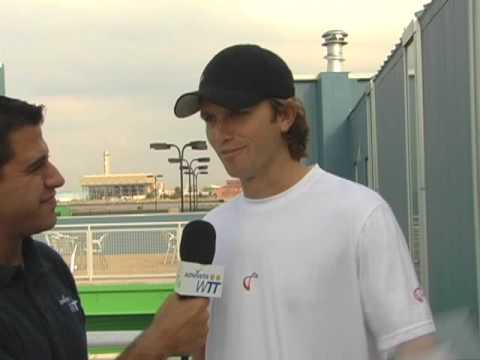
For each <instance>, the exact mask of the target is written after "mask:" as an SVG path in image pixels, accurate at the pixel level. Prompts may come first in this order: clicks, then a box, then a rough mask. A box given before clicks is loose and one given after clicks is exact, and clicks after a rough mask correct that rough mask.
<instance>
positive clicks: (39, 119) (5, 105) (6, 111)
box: [0, 96, 44, 170]
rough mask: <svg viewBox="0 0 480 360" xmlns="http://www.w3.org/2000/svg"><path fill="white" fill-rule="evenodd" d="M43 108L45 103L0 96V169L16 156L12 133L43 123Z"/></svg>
mask: <svg viewBox="0 0 480 360" xmlns="http://www.w3.org/2000/svg"><path fill="white" fill-rule="evenodd" d="M43 108H44V107H43V105H32V104H29V103H27V102H25V101H22V100H18V99H12V98H8V97H6V96H0V170H1V169H2V167H3V166H4V165H5V164H6V163H7V162H9V161H10V160H11V159H12V158H13V157H14V156H15V154H14V153H13V149H12V146H11V144H10V135H11V134H12V133H13V132H14V131H16V130H19V129H21V128H23V127H26V126H38V125H40V124H42V123H43Z"/></svg>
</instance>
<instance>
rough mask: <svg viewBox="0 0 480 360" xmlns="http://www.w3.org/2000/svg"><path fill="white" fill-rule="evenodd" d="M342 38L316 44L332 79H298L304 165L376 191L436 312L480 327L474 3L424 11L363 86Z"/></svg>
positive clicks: (436, 5) (479, 131) (446, 1)
mask: <svg viewBox="0 0 480 360" xmlns="http://www.w3.org/2000/svg"><path fill="white" fill-rule="evenodd" d="M345 38H346V34H345V33H344V32H342V31H329V32H327V33H325V34H324V39H325V43H324V45H325V46H326V47H327V49H328V55H327V56H326V59H327V60H328V61H329V62H337V63H336V64H330V63H329V66H328V69H329V71H328V72H325V73H321V74H319V75H318V76H311V77H299V76H296V92H297V95H298V96H299V97H300V98H301V100H302V101H303V102H304V104H305V108H306V113H307V117H308V119H309V124H310V129H311V134H310V139H311V142H310V145H309V148H308V158H307V159H306V163H307V164H315V163H318V164H319V165H320V166H321V167H323V168H324V169H325V170H327V171H330V172H332V173H335V174H337V175H340V176H342V177H345V178H347V179H350V180H352V181H356V182H359V183H361V184H363V185H365V186H368V187H370V188H372V189H374V190H375V191H377V192H379V193H380V194H381V195H382V196H383V197H384V198H385V199H386V200H387V202H388V203H389V205H390V206H391V208H392V210H393V211H394V213H395V215H396V218H397V220H398V222H399V225H400V227H401V229H402V230H403V233H404V234H405V237H406V239H407V245H408V246H409V248H410V252H411V254H412V258H413V261H414V263H415V267H416V270H417V273H418V276H419V278H420V281H421V284H422V286H423V287H424V288H425V290H426V293H427V294H428V297H429V300H430V302H431V304H432V309H433V312H434V313H435V314H439V313H444V312H449V311H454V310H456V309H464V310H465V311H467V312H468V314H471V315H472V318H473V320H474V322H475V326H476V327H477V328H478V327H479V324H480V321H479V319H480V190H479V189H480V185H479V184H480V2H478V1H477V0H434V1H432V2H430V3H429V4H427V5H426V6H425V8H424V9H423V10H422V11H419V12H417V13H416V14H415V18H414V19H413V21H412V22H411V23H410V24H409V25H408V26H407V28H406V29H405V31H404V32H403V34H402V36H401V37H400V40H399V42H398V43H397V44H396V45H395V46H394V48H393V50H392V51H391V53H390V54H389V55H388V56H387V58H386V60H385V62H384V64H383V65H382V66H381V67H380V69H379V70H378V72H377V73H376V74H375V75H373V76H371V77H370V78H369V76H354V75H352V74H349V73H348V72H345V71H344V70H343V69H342V68H341V63H342V62H343V60H344V58H343V53H342V51H341V50H342V47H343V46H345V45H346V41H345ZM366 51H368V49H366ZM459 358H476V359H478V357H471V356H470V357H459Z"/></svg>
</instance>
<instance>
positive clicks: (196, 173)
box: [193, 165, 208, 210]
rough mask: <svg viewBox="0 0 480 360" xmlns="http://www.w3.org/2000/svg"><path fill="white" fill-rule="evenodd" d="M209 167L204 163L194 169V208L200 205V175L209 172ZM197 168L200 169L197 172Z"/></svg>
mask: <svg viewBox="0 0 480 360" xmlns="http://www.w3.org/2000/svg"><path fill="white" fill-rule="evenodd" d="M207 169H208V166H207V165H202V166H198V167H196V168H195V169H194V171H193V191H194V192H193V194H194V195H193V209H194V210H196V209H197V205H198V175H206V174H208V171H205V170H207ZM197 170H200V171H198V172H197Z"/></svg>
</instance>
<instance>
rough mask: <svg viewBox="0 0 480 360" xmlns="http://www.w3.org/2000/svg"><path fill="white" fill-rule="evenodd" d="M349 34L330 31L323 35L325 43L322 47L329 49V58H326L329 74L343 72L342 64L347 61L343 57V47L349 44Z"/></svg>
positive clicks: (340, 31)
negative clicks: (347, 38) (347, 39)
mask: <svg viewBox="0 0 480 360" xmlns="http://www.w3.org/2000/svg"><path fill="white" fill-rule="evenodd" d="M347 36H348V34H347V33H346V32H345V31H342V30H330V31H327V32H326V33H324V34H323V35H322V37H323V38H324V39H325V42H324V43H323V44H322V46H326V47H327V56H325V57H324V59H326V60H327V61H328V64H327V71H328V72H343V68H342V63H343V62H344V61H345V58H344V57H343V47H344V46H345V45H347V44H348V43H347V42H346V41H345V38H346V37H347Z"/></svg>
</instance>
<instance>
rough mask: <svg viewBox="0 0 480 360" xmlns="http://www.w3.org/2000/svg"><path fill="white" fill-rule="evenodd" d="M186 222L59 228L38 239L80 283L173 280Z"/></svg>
mask: <svg viewBox="0 0 480 360" xmlns="http://www.w3.org/2000/svg"><path fill="white" fill-rule="evenodd" d="M186 223H187V222H157V223H117V224H88V225H57V226H56V227H55V228H54V229H52V230H50V231H46V232H44V233H41V234H38V235H36V236H35V239H37V240H40V241H44V242H45V243H47V244H49V245H50V246H52V247H53V248H55V249H56V250H57V251H58V253H59V254H60V255H61V256H62V257H63V259H64V260H65V262H66V263H67V264H68V265H69V267H70V270H71V271H72V273H73V275H74V277H75V279H77V280H90V281H93V280H97V279H98V280H100V279H112V280H113V279H120V278H125V279H134V278H154V277H155V278H160V277H167V278H170V277H172V278H173V277H174V276H175V273H176V266H177V263H178V260H179V254H178V251H179V245H180V239H181V236H182V230H183V227H184V226H185V224H186Z"/></svg>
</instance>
